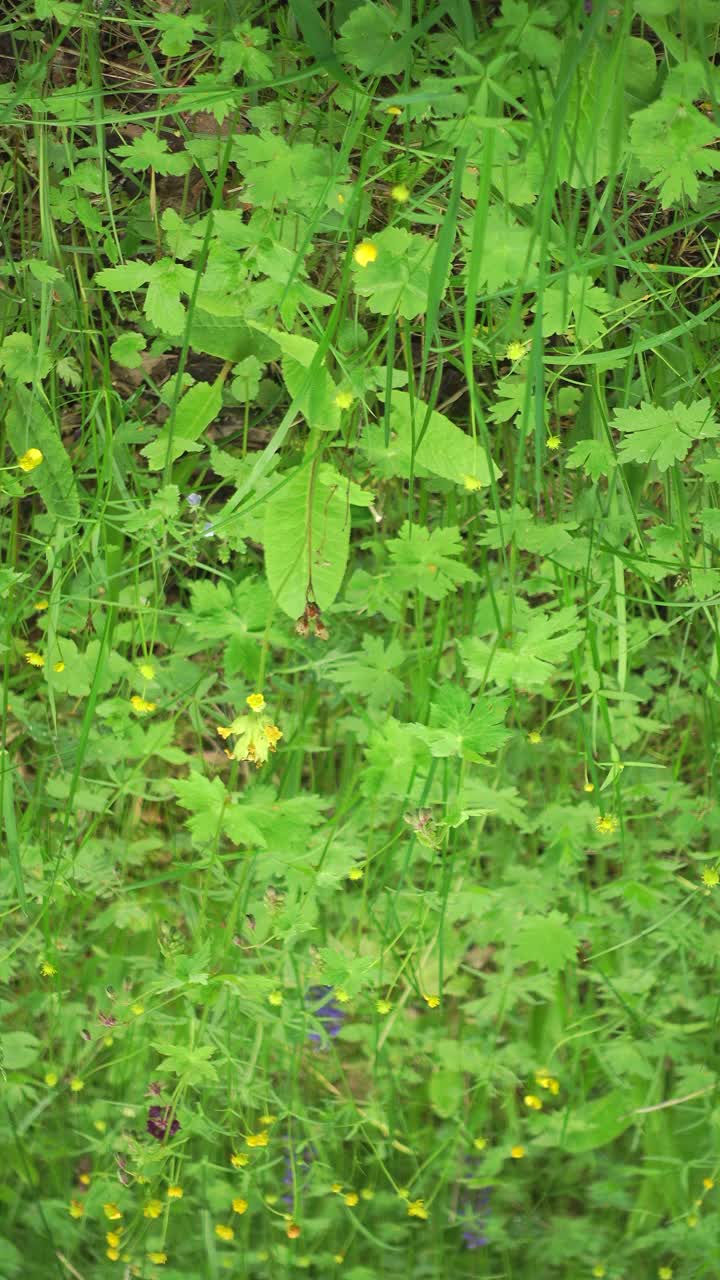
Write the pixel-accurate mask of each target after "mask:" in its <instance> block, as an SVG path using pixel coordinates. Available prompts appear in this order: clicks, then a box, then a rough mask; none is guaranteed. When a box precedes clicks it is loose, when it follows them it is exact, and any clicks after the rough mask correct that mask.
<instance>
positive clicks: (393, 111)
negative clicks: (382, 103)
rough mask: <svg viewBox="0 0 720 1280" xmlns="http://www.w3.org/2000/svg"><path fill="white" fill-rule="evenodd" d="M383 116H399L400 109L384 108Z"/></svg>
mask: <svg viewBox="0 0 720 1280" xmlns="http://www.w3.org/2000/svg"><path fill="white" fill-rule="evenodd" d="M385 114H386V115H388V116H401V115H402V107H395V106H391V107H386V109H385Z"/></svg>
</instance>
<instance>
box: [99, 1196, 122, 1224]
mask: <svg viewBox="0 0 720 1280" xmlns="http://www.w3.org/2000/svg"><path fill="white" fill-rule="evenodd" d="M103 1213H104V1214H105V1217H106V1218H108V1219H109V1220H110V1222H117V1221H118V1219H119V1218H122V1214H121V1212H120V1210H119V1209H118V1207H117V1205H116V1204H114V1203H113V1201H112V1200H111V1201H110V1202H109V1203H108V1204H104V1205H103Z"/></svg>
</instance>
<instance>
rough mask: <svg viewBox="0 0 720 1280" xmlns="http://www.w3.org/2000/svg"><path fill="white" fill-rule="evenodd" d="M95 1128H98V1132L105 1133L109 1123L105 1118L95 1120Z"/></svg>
mask: <svg viewBox="0 0 720 1280" xmlns="http://www.w3.org/2000/svg"><path fill="white" fill-rule="evenodd" d="M93 1129H97V1131H98V1133H104V1132H105V1130H106V1129H107V1125H106V1123H105V1121H104V1120H93Z"/></svg>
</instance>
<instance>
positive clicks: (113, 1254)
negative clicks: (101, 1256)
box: [105, 1249, 120, 1262]
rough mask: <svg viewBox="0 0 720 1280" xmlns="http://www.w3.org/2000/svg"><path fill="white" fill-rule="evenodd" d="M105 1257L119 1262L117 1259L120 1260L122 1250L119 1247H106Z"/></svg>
mask: <svg viewBox="0 0 720 1280" xmlns="http://www.w3.org/2000/svg"><path fill="white" fill-rule="evenodd" d="M105 1257H106V1258H109V1259H110V1261H111V1262H117V1261H118V1260H119V1258H120V1250H119V1249H106V1250H105Z"/></svg>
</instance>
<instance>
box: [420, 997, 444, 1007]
mask: <svg viewBox="0 0 720 1280" xmlns="http://www.w3.org/2000/svg"><path fill="white" fill-rule="evenodd" d="M423 1000H424V1001H425V1003H426V1005H427V1007H428V1009H437V1008H438V1007H439V1005H440V997H439V996H423Z"/></svg>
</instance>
